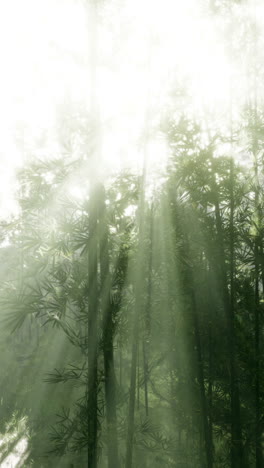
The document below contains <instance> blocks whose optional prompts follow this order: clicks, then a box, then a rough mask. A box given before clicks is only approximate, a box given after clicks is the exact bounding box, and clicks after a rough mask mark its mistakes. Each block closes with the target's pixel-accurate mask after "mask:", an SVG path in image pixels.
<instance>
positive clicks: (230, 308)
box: [212, 159, 245, 468]
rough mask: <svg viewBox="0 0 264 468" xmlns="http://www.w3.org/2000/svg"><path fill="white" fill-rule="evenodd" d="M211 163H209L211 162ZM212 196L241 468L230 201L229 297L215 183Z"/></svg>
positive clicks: (235, 462)
mask: <svg viewBox="0 0 264 468" xmlns="http://www.w3.org/2000/svg"><path fill="white" fill-rule="evenodd" d="M212 161H213V159H212ZM212 188H213V192H214V196H215V203H214V206H215V223H216V233H217V243H218V264H219V266H220V275H219V280H220V285H221V290H222V297H223V305H224V309H225V314H226V323H227V339H228V354H229V366H230V395H231V467H232V468H241V467H244V466H245V460H244V458H243V441H242V427H241V417H240V396H239V385H238V377H237V369H236V346H235V325H234V317H235V314H234V232H233V231H234V230H233V224H232V223H233V210H234V206H233V203H234V201H233V200H232V196H231V218H230V222H231V224H230V233H231V234H230V249H231V252H230V265H231V271H230V279H231V282H230V294H229V290H228V279H227V271H226V263H225V257H226V255H225V249H224V237H223V228H222V220H221V213H220V206H219V200H218V189H217V185H216V182H215V181H214V183H213V187H212Z"/></svg>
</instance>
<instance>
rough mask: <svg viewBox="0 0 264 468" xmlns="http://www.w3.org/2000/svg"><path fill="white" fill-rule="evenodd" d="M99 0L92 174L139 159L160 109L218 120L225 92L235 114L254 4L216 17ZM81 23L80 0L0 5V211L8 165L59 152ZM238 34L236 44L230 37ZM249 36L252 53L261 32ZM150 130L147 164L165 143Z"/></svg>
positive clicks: (73, 92)
mask: <svg viewBox="0 0 264 468" xmlns="http://www.w3.org/2000/svg"><path fill="white" fill-rule="evenodd" d="M100 4H101V6H100V19H99V22H100V24H99V27H98V41H99V44H98V56H97V65H98V73H97V77H98V79H97V90H96V91H97V97H98V105H99V108H100V118H101V125H102V138H103V143H102V161H101V163H100V164H101V168H102V169H101V170H102V172H104V171H105V172H106V173H108V172H109V169H111V168H118V167H120V166H123V165H132V164H133V165H134V166H136V167H140V166H141V165H142V159H143V156H142V154H143V146H144V145H143V144H142V134H143V132H144V130H145V128H146V119H147V121H148V124H147V125H148V127H149V128H154V129H155V128H158V124H159V120H160V116H161V115H162V113H164V112H166V110H167V109H168V108H169V109H170V110H171V111H172V112H181V111H182V110H184V111H185V112H188V113H192V114H194V115H196V116H197V115H199V116H200V115H206V117H207V121H209V122H210V123H212V122H220V121H221V125H222V124H223V122H224V121H225V119H226V116H227V113H228V112H229V109H230V101H231V96H232V105H233V112H234V115H236V113H237V115H238V112H239V110H240V108H241V106H242V104H243V103H244V102H245V97H246V96H247V97H248V96H249V97H250V93H252V92H251V91H250V90H251V89H252V83H251V81H250V80H251V78H250V66H251V67H252V66H254V63H253V62H252V63H250V60H249V59H248V57H250V53H249V50H250V47H252V45H250V44H249V43H248V42H247V40H246V38H247V34H248V31H247V28H250V24H251V23H252V22H254V18H257V23H258V24H259V26H260V27H261V26H262V25H263V22H264V21H263V17H264V15H263V12H264V8H263V6H262V7H261V6H256V7H255V9H254V8H253V6H251V4H249V3H248V2H242V5H243V6H240V5H237V6H236V7H235V8H234V10H233V11H232V12H231V11H229V10H228V8H227V9H226V11H225V12H224V13H223V14H222V15H219V16H217V15H216V14H213V13H211V14H210V15H209V14H208V11H209V10H208V2H206V1H204V0H200V1H199V0H185V1H184V2H182V0H163V1H161V0H156V1H152V2H150V1H149V0H114V1H112V0H107V1H105V2H102V1H100ZM216 4H217V2H216ZM89 21H90V18H89V13H88V9H87V2H85V1H81V0H24V1H23V2H21V0H9V1H8V2H1V4H0V57H1V74H0V125H1V138H0V164H1V171H0V214H1V215H2V216H7V215H9V214H10V212H11V211H12V210H13V209H14V207H15V203H14V201H13V190H14V183H15V178H14V174H15V169H16V167H18V166H19V165H22V164H23V163H24V161H25V159H27V158H29V157H37V156H41V157H43V158H45V157H53V156H58V155H59V154H60V153H61V151H62V149H61V137H60V138H59V136H58V134H59V132H61V128H63V125H64V123H63V122H64V117H63V110H62V109H66V110H67V118H68V120H67V121H68V123H67V125H68V126H69V127H70V128H71V126H72V127H73V128H74V126H76V125H77V124H76V122H78V118H79V110H80V114H81V112H82V113H83V112H84V113H85V112H86V111H87V112H88V111H89V95H90V82H89V77H90V73H89V40H90V36H89V30H90V24H89ZM241 24H245V25H246V26H241ZM243 28H244V30H243ZM239 34H240V36H241V37H242V40H243V41H244V46H243V47H244V48H243V50H242V49H241V46H240V45H239V44H238V45H237V43H236V41H237V39H235V40H234V37H235V38H237V37H239ZM258 41H259V42H258V49H259V51H260V52H259V53H260V54H261V50H262V49H263V48H262V47H261V45H262V43H261V41H263V38H262V37H261V38H260V39H259V40H258ZM231 44H233V49H232V47H231ZM239 47H240V48H239ZM179 83H180V84H181V86H182V85H183V86H187V87H188V92H187V94H188V98H187V97H186V96H183V95H182V96H181V95H180V94H181V93H179V92H178V89H177V86H178V85H179ZM176 95H177V96H176ZM172 96H173V98H172ZM73 109H74V110H73ZM76 116H77V117H76ZM64 133H65V131H64ZM66 133H67V129H66ZM60 135H61V133H60ZM151 135H152V136H151V138H150V141H149V143H148V145H149V149H148V161H149V165H150V166H153V165H154V164H156V162H157V161H160V160H161V159H162V158H164V157H165V156H166V146H165V143H164V142H163V141H162V139H161V138H160V136H159V134H158V132H157V131H156V132H155V131H154V132H152V133H151ZM80 147H81V146H80ZM80 147H77V149H76V151H79V150H80ZM82 151H84V153H85V150H82ZM73 192H74V191H73Z"/></svg>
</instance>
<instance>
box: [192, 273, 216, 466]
mask: <svg viewBox="0 0 264 468" xmlns="http://www.w3.org/2000/svg"><path fill="white" fill-rule="evenodd" d="M188 277H189V278H190V285H191V290H190V295H191V313H192V320H193V327H194V338H195V349H196V356H197V364H198V369H197V377H198V383H199V389H200V401H201V411H202V424H203V436H204V445H205V453H206V463H207V465H206V466H207V468H212V467H213V447H212V439H211V437H210V431H209V414H208V407H207V400H206V392H205V384H204V369H203V357H202V348H201V338H200V326H199V318H198V313H197V305H196V298H195V292H194V280H193V275H192V272H191V271H189V275H188Z"/></svg>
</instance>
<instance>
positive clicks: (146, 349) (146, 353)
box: [143, 205, 153, 416]
mask: <svg viewBox="0 0 264 468" xmlns="http://www.w3.org/2000/svg"><path fill="white" fill-rule="evenodd" d="M152 249H153V205H152V206H151V210H150V245H149V253H148V255H149V257H148V258H149V261H148V285H147V303H146V313H145V336H144V337H143V366H144V393H145V410H146V416H148V414H149V403H148V373H149V345H150V333H151V299H152V260H153V257H152V255H153V252H152Z"/></svg>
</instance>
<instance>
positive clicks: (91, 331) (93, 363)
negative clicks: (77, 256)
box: [88, 189, 98, 468]
mask: <svg viewBox="0 0 264 468" xmlns="http://www.w3.org/2000/svg"><path fill="white" fill-rule="evenodd" d="M97 234H98V233H97V202H96V190H95V189H92V190H91V195H90V212H89V264H88V289H89V290H88V294H89V304H88V468H96V467H97V430H98V425H97V394H98V379H97V347H98V342H97V309H98V300H97V298H98V270H97V263H98V253H97V249H98V244H97Z"/></svg>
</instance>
